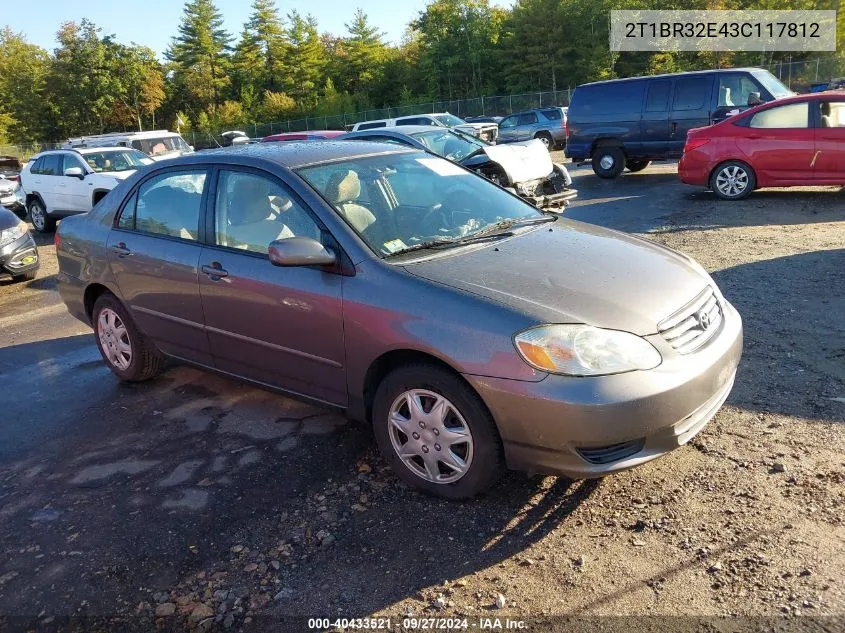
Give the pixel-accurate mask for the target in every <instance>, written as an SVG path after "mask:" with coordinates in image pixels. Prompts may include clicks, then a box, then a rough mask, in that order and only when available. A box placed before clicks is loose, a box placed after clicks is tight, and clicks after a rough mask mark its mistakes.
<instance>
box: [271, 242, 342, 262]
mask: <svg viewBox="0 0 845 633" xmlns="http://www.w3.org/2000/svg"><path fill="white" fill-rule="evenodd" d="M267 254H268V255H269V256H270V263H272V264H273V265H274V266H331V265H332V264H334V263H336V262H337V255H335V254H334V253H333V252H332V251H330V250H329V249H327V248H326V247H325V246H323V245H322V244H320V242H318V241H317V240H314V239H311V238H310V237H288V238H285V239H283V240H274V241H273V242H270V246H269V248H268V249H267Z"/></svg>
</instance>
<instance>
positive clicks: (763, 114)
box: [749, 102, 810, 129]
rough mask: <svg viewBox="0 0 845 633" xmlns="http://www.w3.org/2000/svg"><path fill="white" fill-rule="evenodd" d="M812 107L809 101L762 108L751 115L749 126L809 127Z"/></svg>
mask: <svg viewBox="0 0 845 633" xmlns="http://www.w3.org/2000/svg"><path fill="white" fill-rule="evenodd" d="M809 113H810V108H809V104H807V102H804V103H790V104H788V105H782V106H777V107H775V108H769V109H767V110H762V111H760V112H758V113H757V114H755V115H754V116H752V117H751V122H750V123H749V127H754V128H777V129H794V128H806V127H809Z"/></svg>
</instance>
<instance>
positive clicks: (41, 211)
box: [28, 198, 56, 233]
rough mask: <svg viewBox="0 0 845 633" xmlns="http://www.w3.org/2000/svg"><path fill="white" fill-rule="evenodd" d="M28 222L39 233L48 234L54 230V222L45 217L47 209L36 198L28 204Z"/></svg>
mask: <svg viewBox="0 0 845 633" xmlns="http://www.w3.org/2000/svg"><path fill="white" fill-rule="evenodd" d="M28 209H29V220H30V222H32V226H34V227H35V230H36V231H38V232H39V233H49V232H50V231H55V230H56V221H55V220H54V219H53V218H51V217H49V216H48V215H47V209H45V208H44V204H43V203H42V202H41V200H39V199H38V198H33V199H32V200H31V201H30V203H29V207H28Z"/></svg>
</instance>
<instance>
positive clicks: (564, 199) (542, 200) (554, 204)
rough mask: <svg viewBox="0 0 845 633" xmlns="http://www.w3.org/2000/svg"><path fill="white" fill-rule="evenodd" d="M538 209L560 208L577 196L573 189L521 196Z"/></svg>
mask: <svg viewBox="0 0 845 633" xmlns="http://www.w3.org/2000/svg"><path fill="white" fill-rule="evenodd" d="M521 197H522V198H524V199H525V200H528V201H529V202H531V204H533V205H534V206H536V207H538V208H540V209H561V208H564V207H568V206H569V203H570V202H571V201H572V200H574V199H575V198H577V197H578V191H576V190H575V189H565V190H563V191H560V192H558V193H550V194H541V195H537V196H521Z"/></svg>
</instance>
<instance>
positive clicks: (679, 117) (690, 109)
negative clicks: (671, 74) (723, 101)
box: [668, 74, 713, 157]
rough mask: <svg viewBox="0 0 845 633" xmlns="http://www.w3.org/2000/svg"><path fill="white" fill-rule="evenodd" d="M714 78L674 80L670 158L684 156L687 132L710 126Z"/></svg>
mask: <svg viewBox="0 0 845 633" xmlns="http://www.w3.org/2000/svg"><path fill="white" fill-rule="evenodd" d="M712 91H713V75H710V74H704V75H682V76H680V77H677V78H676V79H675V85H674V88H673V90H672V105H671V110H670V112H669V147H668V150H669V156H671V157H680V156H681V154H683V152H684V143H685V142H686V140H687V132H689V131H690V130H691V129H693V128H696V127H705V126H707V125H710V95H711V93H712Z"/></svg>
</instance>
